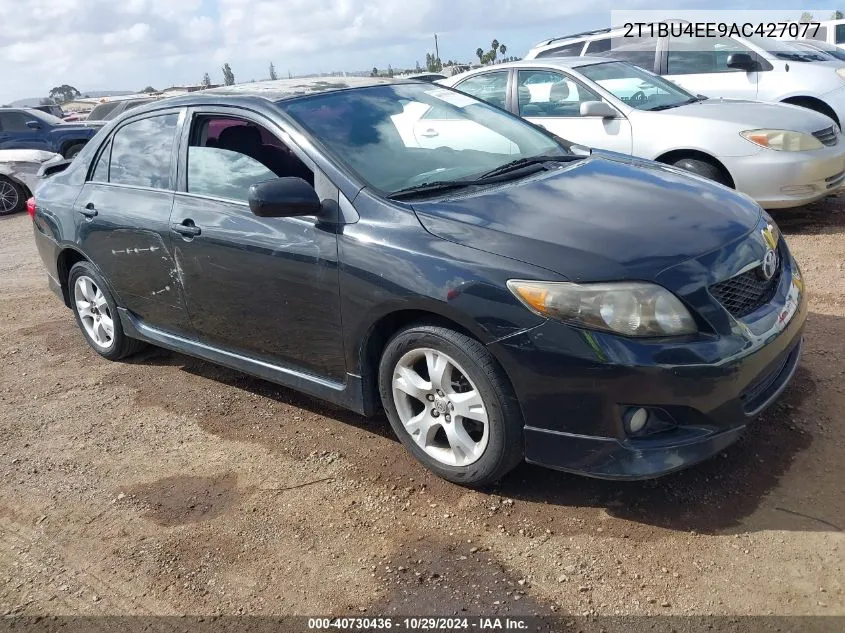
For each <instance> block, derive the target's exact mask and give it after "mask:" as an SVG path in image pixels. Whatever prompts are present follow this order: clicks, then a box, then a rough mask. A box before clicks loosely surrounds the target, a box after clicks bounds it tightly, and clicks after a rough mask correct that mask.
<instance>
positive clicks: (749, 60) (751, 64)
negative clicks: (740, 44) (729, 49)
mask: <svg viewBox="0 0 845 633" xmlns="http://www.w3.org/2000/svg"><path fill="white" fill-rule="evenodd" d="M727 66H728V68H738V69H739V70H744V71H746V72H751V71H752V70H757V62H756V61H754V58H753V57H751V55H749V54H748V53H731V54H730V55H728V60H727Z"/></svg>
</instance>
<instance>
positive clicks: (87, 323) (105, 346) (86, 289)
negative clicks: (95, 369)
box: [68, 261, 146, 360]
mask: <svg viewBox="0 0 845 633" xmlns="http://www.w3.org/2000/svg"><path fill="white" fill-rule="evenodd" d="M68 292H69V294H70V304H71V308H72V309H73V314H74V316H75V317H76V324H77V325H78V326H79V329H80V331H81V332H82V335H83V336H84V337H85V340H86V341H87V342H88V345H90V346H91V348H92V349H93V350H94V351H95V352H97V353H98V354H99V355H100V356H102V357H103V358H107V359H109V360H120V359H121V358H126V357H127V356H130V355H132V354H134V353H136V352H138V351H140V350H141V349H143V348H144V347H145V346H146V344H145V343H144V342H142V341H138V340H135V339H131V338H129V337H128V336H126V334H125V333H124V332H123V327H122V326H121V324H120V317H119V316H118V312H117V304H115V302H114V297H112V295H111V292H109V289H108V285H107V284H106V283H105V281H104V280H103V278H102V277H101V276H100V274H99V273H98V272H97V270H96V269H95V268H94V267H93V266H92V265H91V264H90V263H89V262H84V261H83V262H77V263H76V264H74V265H73V268H71V269H70V274H69V275H68ZM109 322H110V323H111V325H110V326H109V325H108V323H109Z"/></svg>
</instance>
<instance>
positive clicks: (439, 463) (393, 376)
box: [379, 325, 523, 486]
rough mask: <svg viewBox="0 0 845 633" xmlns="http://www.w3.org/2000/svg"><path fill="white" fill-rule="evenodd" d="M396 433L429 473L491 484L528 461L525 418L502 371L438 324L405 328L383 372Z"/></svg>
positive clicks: (480, 349)
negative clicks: (525, 454) (524, 454)
mask: <svg viewBox="0 0 845 633" xmlns="http://www.w3.org/2000/svg"><path fill="white" fill-rule="evenodd" d="M379 390H380V393H381V399H382V403H383V405H384V409H385V411H386V412H387V416H388V419H389V420H390V424H391V426H392V427H393V430H394V432H395V433H396V435H397V436H398V437H399V439H400V440H401V441H402V443H403V444H404V445H405V447H406V448H407V449H408V450H409V451H410V452H411V453H412V454H413V455H414V457H416V458H417V459H418V460H419V461H421V462H422V463H423V464H424V465H425V466H426V467H427V468H428V469H430V470H432V471H433V472H435V473H436V474H438V475H439V476H441V477H443V478H444V479H448V480H449V481H453V482H455V483H459V484H463V485H467V486H483V485H487V484H491V483H493V482H495V481H497V480H499V479H501V478H502V477H503V476H504V475H505V474H506V473H507V472H508V471H510V470H511V469H512V468H514V466H516V465H517V464H519V463H520V462H521V461H522V454H523V439H522V416H521V414H520V410H519V405H518V403H517V401H516V398H515V397H514V395H513V391H512V389H511V387H510V384H509V383H508V380H507V378H506V377H505V375H504V373H503V371H502V369H501V368H500V367H499V366H498V364H497V363H496V361H495V359H494V358H493V357H492V355H491V354H490V352H489V351H487V349H486V348H485V347H484V346H483V345H482V344H481V343H479V342H478V341H476V340H475V339H473V338H470V337H468V336H466V335H464V334H461V333H458V332H455V331H454V330H450V329H447V328H443V327H437V326H431V325H417V326H411V327H409V328H407V329H404V330H402V331H400V332H399V333H398V334H396V336H394V337H393V338H392V339H391V340H390V342H389V343H388V344H387V346H386V347H385V350H384V353H383V354H382V358H381V363H380V367H379Z"/></svg>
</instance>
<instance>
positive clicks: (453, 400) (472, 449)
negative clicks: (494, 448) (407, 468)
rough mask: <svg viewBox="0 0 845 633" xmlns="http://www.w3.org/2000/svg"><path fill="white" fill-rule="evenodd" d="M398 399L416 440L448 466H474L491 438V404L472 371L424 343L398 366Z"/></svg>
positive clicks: (395, 394)
mask: <svg viewBox="0 0 845 633" xmlns="http://www.w3.org/2000/svg"><path fill="white" fill-rule="evenodd" d="M393 401H394V402H395V404H396V412H397V413H398V414H399V419H400V420H401V422H402V425H403V426H404V427H405V430H406V431H407V432H408V434H409V435H410V436H411V439H412V440H413V441H414V442H416V443H417V445H418V446H419V447H420V448H421V449H422V450H423V451H425V452H426V454H427V455H429V456H430V457H431V458H433V459H435V460H437V461H438V462H440V463H442V464H445V465H447V466H468V465H470V464H472V463H473V462H475V461H477V460H478V459H480V458H481V456H482V455H483V454H484V450H485V449H486V448H487V443H488V441H489V437H490V428H489V423H488V419H487V405H486V404H485V402H484V400H483V398H482V396H481V393H480V392H479V390H478V388H477V387H476V385H475V384H474V383H473V382H472V380H470V378H469V376H468V375H467V373H466V372H465V371H464V370H463V369H461V367H460V365H458V363H457V362H456V361H455V360H454V359H453V358H452V357H450V356H449V355H448V354H444V353H443V352H440V351H438V350H435V349H430V348H418V349H414V350H411V351H409V352H407V353H406V354H405V355H404V356H402V358H400V359H399V362H397V363H396V367H395V368H394V370H393Z"/></svg>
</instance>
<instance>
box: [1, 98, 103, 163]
mask: <svg viewBox="0 0 845 633" xmlns="http://www.w3.org/2000/svg"><path fill="white" fill-rule="evenodd" d="M102 125H103V124H102V123H99V124H98V123H92V124H82V123H79V124H75V123H65V122H64V121H62V120H61V119H59V118H58V117H55V116H53V115H52V114H47V113H46V112H42V111H41V110H35V109H32V108H0V149H40V150H44V151H47V152H55V153H56V154H61V155H62V156H64V157H65V158H73V157H74V156H76V155H77V154H78V153H79V150H81V149H82V148H83V147H84V146H85V143H87V142H88V140H89V139H90V138H91V137H92V136H94V134H96V133H97V130H99V129H100V128H101V127H102Z"/></svg>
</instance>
